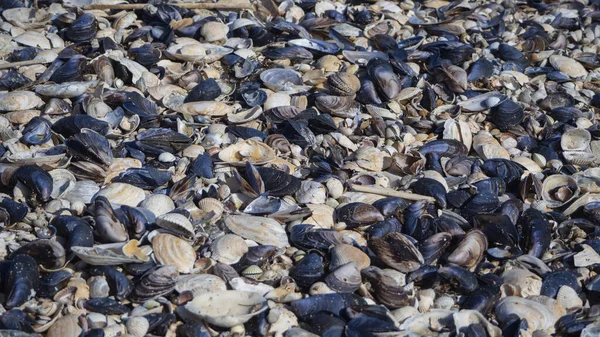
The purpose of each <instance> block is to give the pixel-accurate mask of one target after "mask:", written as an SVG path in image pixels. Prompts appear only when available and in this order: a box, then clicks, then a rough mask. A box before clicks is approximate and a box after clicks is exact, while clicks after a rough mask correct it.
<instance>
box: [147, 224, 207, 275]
mask: <svg viewBox="0 0 600 337" xmlns="http://www.w3.org/2000/svg"><path fill="white" fill-rule="evenodd" d="M152 250H153V251H154V258H155V259H156V260H157V261H158V262H159V263H160V264H162V265H165V266H166V265H174V266H176V267H177V270H178V271H179V272H180V273H184V274H188V273H191V272H192V269H193V268H194V262H195V261H196V251H195V250H194V248H193V247H192V245H190V243H189V242H187V241H185V240H183V239H180V238H178V237H176V236H174V235H171V234H162V233H161V234H157V235H156V236H155V237H154V238H152Z"/></svg>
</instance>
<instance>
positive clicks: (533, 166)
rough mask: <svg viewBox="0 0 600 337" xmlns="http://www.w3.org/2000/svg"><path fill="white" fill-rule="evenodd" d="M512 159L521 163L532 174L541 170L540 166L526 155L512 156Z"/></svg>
mask: <svg viewBox="0 0 600 337" xmlns="http://www.w3.org/2000/svg"><path fill="white" fill-rule="evenodd" d="M513 161H514V162H515V163H519V164H521V165H523V166H524V167H525V169H527V171H529V172H531V173H533V174H536V173H540V172H542V168H541V167H540V166H539V165H538V164H537V163H536V162H535V161H533V160H532V159H530V158H528V157H515V158H513Z"/></svg>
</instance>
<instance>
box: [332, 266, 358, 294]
mask: <svg viewBox="0 0 600 337" xmlns="http://www.w3.org/2000/svg"><path fill="white" fill-rule="evenodd" d="M361 281H362V279H361V277H360V271H359V270H358V268H357V267H356V264H355V263H354V262H349V263H347V264H345V265H342V266H340V267H338V268H336V269H335V270H333V271H332V272H331V273H330V274H329V275H327V277H325V283H326V284H327V285H328V286H329V287H330V288H331V289H332V290H335V291H337V292H342V293H352V292H354V291H356V290H357V289H358V287H359V286H360V285H361Z"/></svg>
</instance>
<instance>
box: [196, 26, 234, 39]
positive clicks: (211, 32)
mask: <svg viewBox="0 0 600 337" xmlns="http://www.w3.org/2000/svg"><path fill="white" fill-rule="evenodd" d="M228 32H229V26H227V25H226V24H224V23H222V22H214V21H211V22H207V23H205V24H203V25H202V28H200V35H202V37H203V38H204V40H205V41H207V42H214V41H219V40H222V39H226V38H227V33H228Z"/></svg>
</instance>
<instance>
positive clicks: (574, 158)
mask: <svg viewBox="0 0 600 337" xmlns="http://www.w3.org/2000/svg"><path fill="white" fill-rule="evenodd" d="M563 157H565V159H566V160H567V162H568V163H569V164H573V165H579V166H587V165H590V164H592V163H594V162H596V161H597V160H598V157H596V155H595V154H594V153H591V152H584V151H563Z"/></svg>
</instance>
